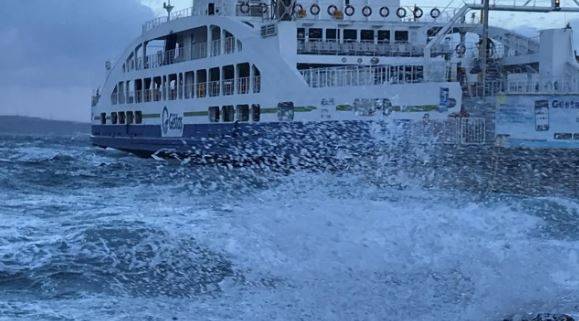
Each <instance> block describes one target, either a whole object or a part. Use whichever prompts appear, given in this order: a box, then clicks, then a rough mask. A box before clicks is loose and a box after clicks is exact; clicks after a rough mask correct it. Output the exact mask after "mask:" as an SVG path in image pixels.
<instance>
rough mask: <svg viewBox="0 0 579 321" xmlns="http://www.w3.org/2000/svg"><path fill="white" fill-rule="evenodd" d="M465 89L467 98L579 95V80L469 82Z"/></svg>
mask: <svg viewBox="0 0 579 321" xmlns="http://www.w3.org/2000/svg"><path fill="white" fill-rule="evenodd" d="M463 87H464V94H465V96H466V97H483V96H487V97H488V96H496V95H499V94H510V95H517V94H518V95H553V94H579V80H576V79H549V80H524V81H519V80H493V81H486V82H485V83H484V84H483V83H481V82H469V83H468V84H466V85H465V86H463Z"/></svg>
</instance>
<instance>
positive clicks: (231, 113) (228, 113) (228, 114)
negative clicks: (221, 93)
mask: <svg viewBox="0 0 579 321" xmlns="http://www.w3.org/2000/svg"><path fill="white" fill-rule="evenodd" d="M222 114H223V121H224V122H226V123H231V122H233V121H235V108H234V107H233V106H223V109H222Z"/></svg>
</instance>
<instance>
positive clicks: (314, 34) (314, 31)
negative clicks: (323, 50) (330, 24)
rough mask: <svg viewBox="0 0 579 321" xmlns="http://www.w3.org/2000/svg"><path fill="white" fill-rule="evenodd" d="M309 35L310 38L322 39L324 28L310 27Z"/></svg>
mask: <svg viewBox="0 0 579 321" xmlns="http://www.w3.org/2000/svg"><path fill="white" fill-rule="evenodd" d="M308 37H309V38H310V39H315V40H322V29H320V28H310V29H309V30H308Z"/></svg>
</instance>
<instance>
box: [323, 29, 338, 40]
mask: <svg viewBox="0 0 579 321" xmlns="http://www.w3.org/2000/svg"><path fill="white" fill-rule="evenodd" d="M338 38H339V37H338V29H326V40H338Z"/></svg>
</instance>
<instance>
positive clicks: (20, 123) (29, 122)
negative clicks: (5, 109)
mask: <svg viewBox="0 0 579 321" xmlns="http://www.w3.org/2000/svg"><path fill="white" fill-rule="evenodd" d="M77 133H86V134H88V133H90V123H82V122H74V121H66V120H49V119H44V118H38V117H27V116H0V134H43V135H69V134H77Z"/></svg>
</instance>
